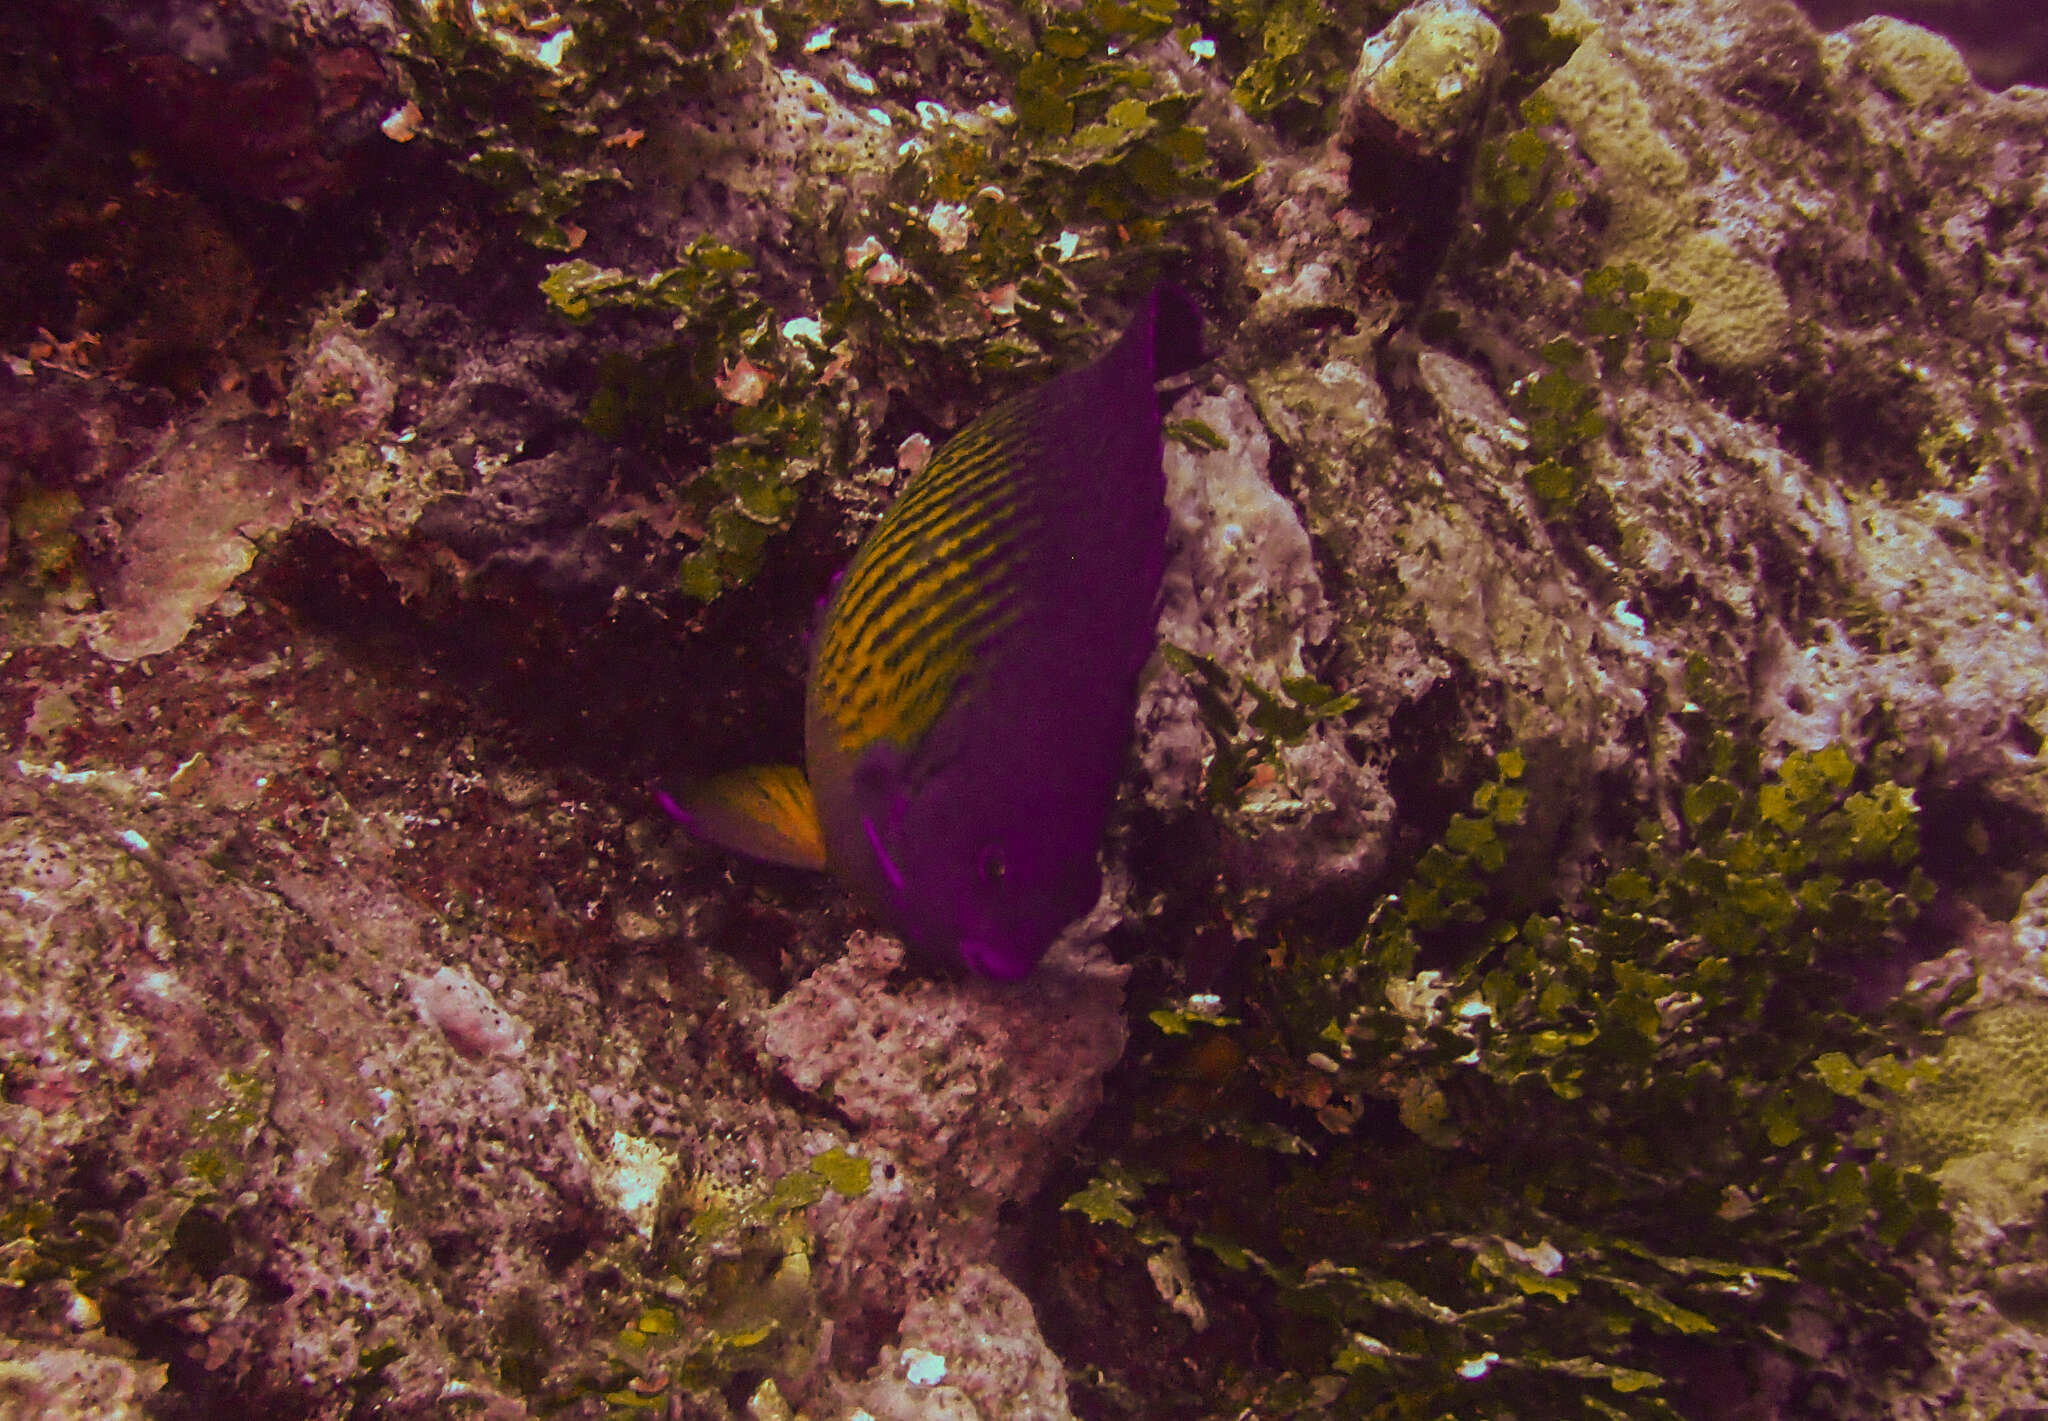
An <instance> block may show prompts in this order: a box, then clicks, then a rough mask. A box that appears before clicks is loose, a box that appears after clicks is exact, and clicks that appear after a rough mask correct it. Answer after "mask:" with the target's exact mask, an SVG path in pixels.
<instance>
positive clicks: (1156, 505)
mask: <svg viewBox="0 0 2048 1421" xmlns="http://www.w3.org/2000/svg"><path fill="white" fill-rule="evenodd" d="M1204 358H1206V357H1205V356H1204V353H1203V351H1202V319H1201V315H1200V313H1199V312H1197V310H1196V309H1195V306H1194V303H1193V302H1192V301H1191V300H1190V299H1189V298H1188V296H1187V295H1186V293H1185V292H1183V291H1181V290H1180V289H1179V288H1178V287H1175V286H1171V285H1162V286H1159V287H1157V288H1155V289H1154V290H1153V291H1152V292H1151V293H1150V294H1149V295H1148V296H1146V298H1145V300H1144V302H1143V304H1142V305H1141V306H1140V307H1139V308H1138V311H1137V314H1136V315H1135V316H1134V317H1133V318H1132V320H1131V323H1130V325H1129V326H1128V327H1127V328H1126V329H1125V331H1124V333H1123V335H1122V336H1121V337H1120V338H1119V339H1118V340H1117V341H1116V343H1115V344H1114V345H1112V346H1110V348H1109V349H1108V350H1107V351H1106V352H1104V354H1103V355H1102V356H1101V357H1100V358H1099V359H1097V360H1096V361H1095V362H1094V363H1093V364H1090V365H1087V366H1084V367H1082V368H1081V369H1078V370H1072V371H1069V372H1067V373H1066V374H1064V375H1061V376H1058V377H1057V378H1055V379H1053V380H1051V381H1049V382H1048V383H1046V384H1044V385H1041V386H1039V387H1038V388H1037V389H1035V390H1031V391H1028V392H1027V393H1025V394H1023V395H1020V396H1017V397H1016V398H1013V399H1011V400H1008V401H1006V402H1005V403H1003V404H1001V405H998V406H997V407H996V408H994V409H992V410H990V411H989V412H988V413H986V414H984V415H982V416H981V418H979V419H977V420H975V421H974V422H973V423H972V424H970V425H968V426H967V428H966V429H964V430H962V431H961V432H960V433H959V434H957V435H955V436H954V437H953V438H952V439H951V440H949V441H948V442H947V443H946V444H945V445H944V447H942V448H941V449H940V450H939V451H938V452H937V454H935V455H934V456H933V457H932V460H931V462H930V463H929V464H927V465H926V466H925V467H924V469H923V470H921V471H920V472H919V473H918V474H917V475H916V476H915V477H914V478H913V479H912V480H911V481H910V483H909V485H908V486H907V487H905V489H904V490H903V492H902V494H901V495H900V496H899V497H898V498H897V500H896V502H895V503H894V504H893V505H892V506H891V507H890V509H889V511H888V513H887V514H886V515H885V516H884V517H883V519H882V521H881V523H880V524H879V525H878V526H877V527H876V529H875V531H874V533H873V534H872V535H871V536H870V537H869V538H868V540H867V541H866V542H865V543H864V544H863V545H862V546H861V548H860V551H859V552H858V553H857V554H856V555H855V557H854V560H853V563H852V565H851V566H850V567H849V568H848V569H847V571H846V575H845V577H844V578H843V579H842V580H841V581H840V583H839V586H838V589H837V591H836V592H835V594H834V595H833V598H832V601H831V604H830V605H829V606H828V607H827V609H826V611H825V616H824V620H823V622H822V623H821V624H820V627H819V631H818V635H817V638H816V640H815V641H814V643H813V646H812V655H811V668H810V681H809V689H808V694H807V696H806V703H805V716H804V754H805V758H806V761H807V768H808V770H809V775H808V777H806V775H805V773H804V771H803V770H799V769H798V768H796V767H795V766H793V765H775V766H766V767H755V768H751V769H745V770H736V771H733V772H730V773H728V774H723V775H719V776H717V777H715V778H713V779H711V780H708V781H706V782H704V783H702V784H699V785H697V786H696V787H694V788H693V789H691V790H689V791H686V792H685V793H684V794H682V795H681V796H680V797H679V798H676V799H671V798H669V797H668V796H666V795H663V796H661V798H662V802H663V803H664V805H665V806H667V808H668V809H669V811H670V812H671V813H672V814H674V815H675V816H676V817H677V818H678V819H680V820H682V821H683V822H684V823H685V824H686V825H688V826H689V828H690V829H691V830H692V832H694V833H696V834H698V835H699V836H700V837H702V838H705V839H709V840H711V841H712V842H715V843H718V844H721V845H723V846H725V847H727V848H731V849H735V850H737V851H739V852H742V853H747V854H751V855H753V856H755V857H758V858H764V859H769V860H773V861H775V862H779V863H786V864H794V865H797V866H800V867H806V868H830V869H831V870H832V872H833V873H834V874H836V875H837V876H838V877H839V878H840V879H841V881H843V882H844V883H845V884H846V885H847V886H848V887H849V888H850V889H852V890H853V892H854V893H855V894H856V895H857V896H858V897H860V898H861V899H862V900H864V901H865V902H866V903H867V904H868V905H869V906H870V907H871V908H872V909H873V910H874V912H875V913H876V914H877V915H878V916H879V917H880V918H881V919H882V921H883V922H885V923H886V924H887V925H888V926H889V927H890V928H892V929H893V930H894V931H896V932H897V933H898V934H900V935H901V936H902V937H903V938H904V940H905V941H906V942H908V943H909V944H910V946H911V947H912V948H913V949H914V950H915V951H916V952H917V953H919V954H920V955H921V956H922V957H923V958H925V959H926V960H927V961H928V962H930V963H932V964H934V965H936V966H939V967H941V968H947V969H950V968H954V967H958V966H965V967H968V968H970V969H972V970H974V971H976V972H980V973H983V974H985V975H987V976H990V977H996V978H1001V979H1004V980H1015V979H1017V978H1020V977H1022V976H1024V975H1025V974H1026V973H1027V972H1029V971H1030V970H1031V968H1032V967H1033V966H1034V965H1036V964H1037V962H1038V960H1039V958H1041V957H1043V956H1044V955H1045V951H1046V949H1047V947H1049V946H1050V945H1051V943H1052V941H1053V939H1054V938H1055V937H1057V936H1058V935H1059V933H1060V931H1061V930H1062V929H1063V928H1065V927H1066V926H1067V925H1068V924H1069V923H1071V922H1072V921H1073V920H1074V919H1075V918H1077V917H1079V916H1080V915H1081V914H1082V913H1085V912H1086V911H1087V910H1088V909H1089V908H1090V907H1091V906H1093V904H1094V902H1095V899H1096V896H1097V894H1098V893H1099V892H1100V889H1101V881H1102V880H1101V870H1100V869H1099V868H1098V866H1097V864H1096V851H1097V849H1098V847H1099V845H1100V842H1101V839H1102V832H1103V826H1104V824H1105V823H1106V822H1107V820H1108V817H1109V812H1110V808H1111V806H1112V804H1113V802H1114V800H1115V796H1116V784H1117V780H1118V778H1119V775H1120V774H1121V771H1122V767H1123V762H1124V755H1125V752H1126V749H1127V747H1128V745H1129V742H1130V735H1131V722H1132V719H1133V716H1134V714H1135V711H1136V704H1137V692H1138V678H1139V674H1140V672H1141V671H1142V669H1143V667H1144V664H1145V661H1146V658H1147V657H1148V656H1149V655H1150V654H1151V651H1152V644H1153V639H1154V635H1155V631H1156V627H1157V623H1158V597H1159V583H1160V577H1161V575H1162V573H1163V572H1164V569H1165V562H1166V522H1167V514H1166V492H1165V478H1164V475H1163V473H1162V470H1161V464H1160V455H1161V447H1160V433H1161V425H1160V416H1159V404H1158V397H1157V395H1156V394H1155V391H1154V384H1155V382H1157V381H1158V380H1161V379H1164V378H1166V377H1169V376H1172V375H1177V374H1180V373H1182V372H1183V371H1186V370H1188V369H1190V368H1191V367H1193V366H1194V365H1196V364H1199V363H1200V362H1201V361H1202V360H1203V359H1204Z"/></svg>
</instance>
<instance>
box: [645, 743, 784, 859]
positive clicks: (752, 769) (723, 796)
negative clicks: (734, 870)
mask: <svg viewBox="0 0 2048 1421" xmlns="http://www.w3.org/2000/svg"><path fill="white" fill-rule="evenodd" d="M654 797H655V798H656V799H657V800H659V801H660V802H661V807H662V808H663V809H665V810H667V811H668V812H669V815H670V816H671V817H672V818H674V819H675V820H676V821H677V822H678V823H680V824H682V826H683V827H684V828H686V829H688V830H689V831H690V832H691V833H692V834H695V835H696V836H697V837H698V838H700V839H705V840H708V841H709V842H711V843H714V844H717V845H718V846H719V847H720V848H726V849H731V850H733V851H734V852H735V853H742V854H746V855H748V856H749V857H752V858H757V859H766V860H767V861H768V862H770V863H779V864H787V865H788V866H789V867H791V868H809V869H822V868H824V867H825V833H824V830H823V829H822V828H820V827H819V824H818V805H817V801H816V800H815V799H814V798H813V797H812V795H811V782H810V781H809V780H807V779H805V778H804V772H803V771H802V770H801V769H800V768H798V767H797V766H795V765H750V766H748V767H747V768H746V769H744V770H729V771H727V772H726V773H725V774H722V775H714V776H713V777H712V778H710V779H708V780H703V781H700V782H699V783H697V784H694V785H692V786H690V787H689V788H688V789H686V790H684V791H683V793H682V794H681V796H680V797H673V796H670V795H668V794H665V793H663V792H662V791H660V790H656V791H655V792H654Z"/></svg>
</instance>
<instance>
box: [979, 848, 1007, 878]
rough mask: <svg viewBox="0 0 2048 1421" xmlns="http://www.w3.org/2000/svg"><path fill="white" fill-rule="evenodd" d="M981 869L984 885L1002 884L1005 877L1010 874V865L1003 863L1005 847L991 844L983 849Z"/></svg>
mask: <svg viewBox="0 0 2048 1421" xmlns="http://www.w3.org/2000/svg"><path fill="white" fill-rule="evenodd" d="M979 868H980V870H981V881H982V882H983V883H1001V882H1002V881H1003V875H1004V874H1005V873H1007V872H1009V865H1008V864H1007V863H1005V862H1004V861H1003V846H1002V845H1001V844H990V845H989V846H988V847H987V848H985V849H983V850H982V851H981V862H980V864H979Z"/></svg>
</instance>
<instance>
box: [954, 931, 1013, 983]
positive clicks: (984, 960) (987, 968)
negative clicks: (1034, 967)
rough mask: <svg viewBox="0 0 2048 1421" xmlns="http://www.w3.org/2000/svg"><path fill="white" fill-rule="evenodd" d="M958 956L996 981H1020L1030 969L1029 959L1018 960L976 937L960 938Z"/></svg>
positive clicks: (977, 970) (983, 974)
mask: <svg viewBox="0 0 2048 1421" xmlns="http://www.w3.org/2000/svg"><path fill="white" fill-rule="evenodd" d="M960 957H961V960H962V961H964V962H965V963H966V964H967V965H968V966H969V967H971V968H973V969H974V970H975V971H976V972H979V973H980V974H981V975H982V976H984V977H993V978H994V979H995V980H996V981H998V982H1021V981H1023V980H1024V978H1025V977H1026V976H1027V975H1029V973H1030V971H1031V963H1030V962H1029V961H1025V962H1019V961H1017V960H1016V959H1015V958H1014V957H1011V956H1010V955H1009V954H1007V953H1005V952H1004V951H1002V949H1000V948H998V947H997V946H996V945H995V944H994V943H991V942H988V941H986V940H985V939H982V938H977V937H963V938H961V939H960Z"/></svg>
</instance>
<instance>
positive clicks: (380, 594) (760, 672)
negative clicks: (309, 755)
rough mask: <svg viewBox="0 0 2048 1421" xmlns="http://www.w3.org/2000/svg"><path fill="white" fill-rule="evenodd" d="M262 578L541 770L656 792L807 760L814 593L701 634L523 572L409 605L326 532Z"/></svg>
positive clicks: (267, 591) (380, 668)
mask: <svg viewBox="0 0 2048 1421" xmlns="http://www.w3.org/2000/svg"><path fill="white" fill-rule="evenodd" d="M257 579H258V583H257V585H258V588H259V590H260V592H261V593H262V594H263V595H264V596H266V597H268V598H270V599H271V600H273V601H275V602H277V603H278V604H279V605H281V606H282V607H284V608H285V609H286V610H287V611H288V612H290V613H291V614H292V615H293V616H294V617H295V618H296V619H298V620H299V622H300V623H301V624H302V625H304V626H306V627H308V628H309V629H310V630H312V631H314V632H316V633H318V634H320V635H322V636H326V637H329V638H331V639H332V640H333V641H334V643H335V645H336V647H337V648H338V649H339V650H340V651H341V652H342V654H343V655H344V656H346V657H347V658H349V659H350V661H351V662H352V663H353V664H354V665H356V667H357V668H358V669H359V670H362V671H364V672H366V673H367V674H370V675H373V676H376V677H378V678H380V679H385V680H390V681H394V682H407V681H410V680H412V679H414V678H417V677H420V676H424V675H429V674H431V675H432V676H435V677H438V678H446V680H447V681H448V682H451V683H452V687H451V689H452V688H459V694H460V697H461V699H463V700H465V701H467V702H468V703H469V704H471V705H472V706H474V707H475V708H476V710H477V711H478V712H480V713H481V714H482V715H485V716H488V717H490V718H492V719H495V720H497V721H499V722H501V723H502V724H504V725H505V726H507V727H509V728H511V729H512V730H513V731H515V732H516V734H517V735H518V738H519V740H520V753H521V754H522V755H523V756H526V757H529V758H531V759H533V760H534V761H536V762H541V763H548V764H568V765H574V766H576V767H578V768H581V769H584V770H586V771H588V772H589V773H592V774H594V775H597V776H599V777H600V778H602V779H605V780H607V781H610V782H615V783H619V784H621V785H632V786H635V787H636V792H641V791H643V790H644V785H645V784H646V783H648V782H652V781H654V780H656V779H657V778H664V777H677V778H689V777H694V776H702V775H708V774H711V773H714V772H716V771H718V770H722V769H729V768H731V767H733V766H735V765H739V764H746V763H754V762H763V761H776V760H790V759H793V758H801V754H802V745H803V732H802V719H803V684H802V679H801V678H802V675H803V665H804V649H803V646H802V641H803V635H802V632H803V629H804V628H806V627H808V626H809V624H810V619H811V616H812V603H813V602H814V601H815V599H816V592H815V589H814V588H812V587H810V586H809V584H808V581H807V580H806V579H802V578H787V579H776V580H774V582H773V584H771V585H770V586H767V587H764V588H760V589H756V588H747V589H742V590H740V591H736V592H730V593H728V594H726V596H724V597H722V598H721V599H720V600H719V601H718V602H717V603H716V604H714V605H713V606H711V607H710V608H707V609H704V610H703V611H702V612H699V613H697V614H696V615H695V616H694V617H692V618H690V620H689V622H688V624H687V625H685V624H683V623H681V622H679V621H678V620H676V619H675V618H674V615H673V609H670V610H669V611H662V610H657V609H656V608H654V607H652V606H650V605H649V604H647V603H645V602H642V601H640V600H638V599H635V598H630V597H626V598H618V599H608V598H600V599H597V601H596V602H595V603H589V604H585V603H584V602H582V601H580V600H578V599H573V598H565V597H563V596H560V595H557V594H555V593H553V592H550V591H548V590H547V589H544V588H542V587H541V586H540V585H539V584H538V582H537V581H536V579H535V578H534V577H533V576H532V575H531V574H530V573H529V571H528V570H526V569H520V568H510V567H508V568H504V569H492V570H490V571H489V572H488V574H480V575H476V576H472V577H470V578H469V579H468V580H467V581H466V583H465V584H464V585H462V586H461V587H458V586H457V585H455V583H454V582H453V581H452V580H447V579H441V580H435V579H432V578H431V577H430V579H429V585H427V586H426V587H425V588H424V590H417V591H412V592H402V591H401V590H400V588H399V587H398V586H397V584H395V583H394V582H393V581H392V580H391V578H390V576H389V575H388V572H387V569H386V567H385V566H384V565H383V564H381V563H380V562H379V561H378V560H377V559H375V558H373V557H372V556H370V555H369V554H367V553H365V552H363V551H362V550H360V549H357V548H354V547H351V546H349V545H348V544H346V543H344V542H342V541H341V540H339V539H338V538H335V537H334V536H333V535H332V534H330V533H328V532H326V531H325V530H321V529H302V530H299V531H296V532H294V533H292V534H291V535H289V536H288V537H286V538H284V539H283V540H281V541H280V543H279V544H278V545H277V547H276V548H275V549H274V550H273V551H272V552H271V553H270V554H269V555H268V556H267V557H266V558H265V559H264V561H263V563H262V564H261V566H260V567H259V569H258V573H257ZM764 581H767V580H766V579H764ZM763 628H771V629H774V630H772V631H770V632H768V633H767V634H763V631H762V629H763Z"/></svg>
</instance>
